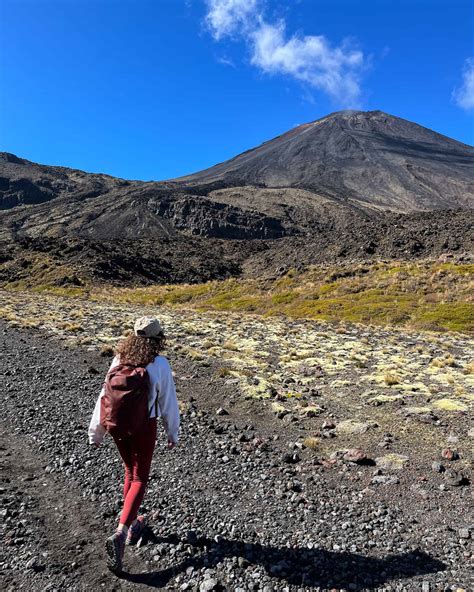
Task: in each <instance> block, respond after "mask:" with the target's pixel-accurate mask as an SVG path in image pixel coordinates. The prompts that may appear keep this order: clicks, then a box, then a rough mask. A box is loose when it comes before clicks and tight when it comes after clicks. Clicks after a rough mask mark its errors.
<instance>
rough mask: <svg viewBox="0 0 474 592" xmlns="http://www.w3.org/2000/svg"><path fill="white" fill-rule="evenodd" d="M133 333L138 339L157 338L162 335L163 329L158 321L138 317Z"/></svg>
mask: <svg viewBox="0 0 474 592" xmlns="http://www.w3.org/2000/svg"><path fill="white" fill-rule="evenodd" d="M134 331H135V335H138V336H139V337H158V336H159V335H162V334H163V327H162V326H161V323H160V321H159V320H158V319H153V318H152V317H140V318H139V319H137V320H136V321H135V326H134Z"/></svg>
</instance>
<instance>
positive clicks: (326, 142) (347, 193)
mask: <svg viewBox="0 0 474 592" xmlns="http://www.w3.org/2000/svg"><path fill="white" fill-rule="evenodd" d="M176 181H178V182H181V183H183V182H184V183H189V184H196V183H198V184H208V183H220V184H222V185H223V186H225V187H232V186H246V185H256V186H259V185H260V186H262V185H263V186H266V187H294V188H304V189H308V190H310V191H316V192H318V193H320V194H323V195H325V196H327V197H330V198H333V199H336V200H341V201H343V202H346V203H354V204H356V205H358V206H361V207H363V208H369V209H389V210H392V211H397V212H406V211H414V210H431V209H446V208H455V207H472V206H473V204H474V148H472V147H471V146H467V145H465V144H462V143H461V142H457V141H456V140H453V139H451V138H447V137H446V136H442V135H441V134H438V133H436V132H434V131H431V130H429V129H426V128H424V127H422V126H420V125H417V124H415V123H412V122H409V121H406V120H404V119H401V118H399V117H394V116H392V115H388V114H387V113H383V112H381V111H368V112H363V111H341V112H337V113H333V114H331V115H328V116H327V117H323V118H322V119H319V120H317V121H314V122H312V123H307V124H304V125H301V126H299V127H296V128H294V129H292V130H290V131H288V132H286V133H285V134H283V135H281V136H278V137H277V138H274V139H273V140H270V141H269V142H265V143H264V144H262V145H261V146H258V147H257V148H254V149H252V150H248V151H247V152H244V153H242V154H240V155H238V156H236V157H234V158H232V159H231V160H228V161H226V162H223V163H221V164H218V165H216V166H213V167H211V168H209V169H206V170H204V171H200V172H198V173H195V174H193V175H188V176H186V177H181V178H179V179H176Z"/></svg>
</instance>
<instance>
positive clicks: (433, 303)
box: [4, 261, 474, 349]
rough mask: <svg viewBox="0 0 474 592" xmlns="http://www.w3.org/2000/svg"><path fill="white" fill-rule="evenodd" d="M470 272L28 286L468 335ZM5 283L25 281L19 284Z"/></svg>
mask: <svg viewBox="0 0 474 592" xmlns="http://www.w3.org/2000/svg"><path fill="white" fill-rule="evenodd" d="M473 277H474V265H473V264H466V263H454V262H448V263H446V262H442V261H436V262H433V261H421V262H379V263H373V264H367V263H361V264H352V265H349V264H344V265H340V266H334V265H333V266H326V265H321V266H315V267H312V268H310V269H308V270H305V271H301V272H299V271H297V270H294V269H290V270H289V271H287V273H286V274H284V275H282V276H281V277H279V278H274V279H272V280H269V279H261V280H257V279H240V278H233V279H228V280H224V281H212V282H207V283H204V284H194V285H191V284H179V285H165V286H151V287H137V288H117V287H109V286H107V287H95V286H84V285H83V286H70V285H66V286H62V287H60V286H53V285H49V284H47V283H39V284H37V285H34V286H33V287H31V288H30V289H33V290H34V291H39V292H43V291H46V292H51V293H54V294H56V295H61V296H71V297H83V298H88V299H91V300H94V301H102V302H103V301H107V302H114V303H124V304H139V305H152V306H153V305H154V306H170V307H182V308H191V309H197V310H202V311H208V310H214V311H223V312H225V311H229V312H246V313H255V314H260V315H265V316H278V315H282V316H284V317H287V318H292V319H315V320H324V321H336V322H349V323H363V324H372V325H392V326H402V327H407V328H412V329H413V328H415V329H425V330H433V331H459V332H470V331H472V330H473V329H474V306H473V302H472V287H473ZM4 287H6V288H7V289H13V290H14V289H17V290H18V289H20V290H21V289H25V287H27V286H26V285H24V282H23V283H21V284H19V283H18V282H16V283H13V284H7V285H6V286H4ZM229 349H230V348H229Z"/></svg>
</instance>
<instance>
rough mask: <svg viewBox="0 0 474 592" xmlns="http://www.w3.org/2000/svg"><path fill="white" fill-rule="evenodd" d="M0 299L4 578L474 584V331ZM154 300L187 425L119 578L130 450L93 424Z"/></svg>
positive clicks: (165, 462)
mask: <svg viewBox="0 0 474 592" xmlns="http://www.w3.org/2000/svg"><path fill="white" fill-rule="evenodd" d="M1 296H2V308H1V315H2V317H3V318H4V319H5V321H3V322H2V325H1V329H0V338H1V341H2V347H1V352H2V354H1V355H2V364H1V367H2V373H3V374H2V386H3V392H4V399H3V401H4V404H3V408H2V410H3V413H2V420H1V421H2V442H1V446H2V448H1V449H0V459H1V464H2V483H1V485H0V487H1V498H2V502H3V505H2V519H3V523H2V528H3V532H2V538H3V540H4V541H5V545H4V548H5V553H4V556H3V558H2V560H1V563H0V570H1V572H0V578H1V580H2V589H6V590H11V591H13V590H18V589H24V590H39V589H41V590H55V589H56V590H68V589H69V590H91V589H92V590H95V589H102V588H105V589H109V590H128V589H145V588H149V587H154V588H158V589H159V588H164V589H169V590H193V591H194V590H195V591H199V592H204V591H206V590H219V589H221V590H231V591H237V590H238V591H242V590H243V591H248V590H254V591H258V590H262V591H265V592H270V591H272V590H273V591H275V592H276V591H280V590H290V591H295V592H296V591H300V590H304V591H309V590H320V591H329V590H337V591H340V590H359V591H362V590H380V591H382V590H384V591H387V592H388V591H395V590H399V591H402V590H403V591H406V592H412V591H415V590H421V591H423V592H425V591H429V590H431V591H437V590H442V591H445V592H448V591H452V592H454V591H455V590H457V591H460V590H465V591H467V590H470V589H472V585H473V584H474V581H473V580H472V570H471V568H470V561H471V560H472V536H473V523H472V512H471V511H470V508H472V484H471V482H472V438H473V436H474V434H473V431H472V404H473V386H474V383H473V376H474V374H473V371H474V368H473V366H472V359H471V358H470V352H471V351H472V340H470V339H469V338H468V337H466V336H462V335H460V334H445V335H435V334H429V333H426V334H423V333H421V334H413V333H409V332H406V331H396V330H393V329H392V330H388V329H383V328H381V329H375V328H365V327H363V326H345V327H343V326H341V327H339V328H338V329H336V328H335V327H334V326H331V325H329V324H326V323H315V322H308V321H292V322H288V321H283V320H281V319H259V318H258V317H254V316H251V315H245V316H244V315H242V314H239V315H235V314H231V313H228V314H226V315H225V316H223V315H222V314H212V313H199V314H196V313H194V312H193V311H184V310H171V309H165V308H157V307H156V306H155V307H145V306H137V305H126V304H117V305H113V304H111V303H110V302H109V303H100V302H90V301H86V300H77V299H72V298H69V299H65V298H57V297H52V296H48V295H34V294H28V293H13V294H12V293H6V292H2V294H1ZM148 313H150V314H157V315H159V316H160V318H161V319H162V320H163V322H164V324H165V328H166V330H167V333H168V335H169V348H168V356H169V358H170V360H171V363H172V366H173V369H174V371H175V380H176V383H177V388H178V395H179V399H180V406H181V409H182V418H183V430H182V439H181V444H180V446H179V447H178V448H177V449H176V450H174V451H171V452H169V451H167V450H166V449H165V447H164V439H163V440H161V441H160V442H159V444H158V447H157V451H156V454H155V461H154V464H153V471H152V473H153V474H152V479H151V482H150V486H149V491H148V495H147V498H146V501H145V507H144V508H143V509H144V511H146V512H147V514H148V515H149V516H150V519H151V528H150V530H149V532H148V533H147V536H146V538H145V539H144V540H142V542H141V545H140V546H139V547H138V548H136V549H130V550H129V551H128V552H127V558H126V566H127V573H126V574H125V575H124V578H123V579H122V580H118V579H116V578H115V577H114V576H112V575H111V574H109V573H107V572H106V570H105V566H104V552H103V547H102V545H103V539H104V537H105V536H106V535H107V534H108V532H109V531H110V530H111V529H112V528H113V525H114V521H115V518H116V514H117V511H118V509H119V505H120V497H119V495H120V478H121V468H120V463H119V462H118V460H117V458H116V455H115V453H114V450H113V447H112V446H111V444H110V442H108V441H106V443H105V444H104V446H103V447H102V448H101V449H99V450H93V449H90V448H89V447H88V445H87V443H86V429H87V424H88V420H89V416H90V413H91V411H92V407H93V405H94V402H95V398H96V396H97V394H98V390H99V389H100V385H101V381H102V378H103V373H104V372H105V370H106V368H107V365H108V363H109V360H108V359H107V357H106V356H107V355H109V352H110V346H111V345H113V343H114V342H115V341H116V339H118V338H119V336H120V335H121V334H122V333H123V332H124V331H126V330H127V329H128V328H129V326H130V325H131V322H132V319H133V318H134V317H135V316H136V315H138V314H148Z"/></svg>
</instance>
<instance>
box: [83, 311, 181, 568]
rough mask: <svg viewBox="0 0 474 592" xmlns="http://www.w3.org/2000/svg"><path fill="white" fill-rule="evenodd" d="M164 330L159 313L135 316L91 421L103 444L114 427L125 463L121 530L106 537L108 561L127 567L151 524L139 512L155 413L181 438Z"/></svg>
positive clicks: (92, 434) (94, 440) (94, 438)
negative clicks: (130, 551)
mask: <svg viewBox="0 0 474 592" xmlns="http://www.w3.org/2000/svg"><path fill="white" fill-rule="evenodd" d="M164 345H165V335H164V333H163V329H162V326H161V324H160V322H159V321H158V320H157V319H153V318H150V317H141V318H139V319H137V320H136V322H135V326H134V333H133V334H131V335H129V336H128V337H126V338H125V339H123V340H122V341H121V342H120V343H119V344H118V345H117V349H116V351H115V354H116V355H115V358H114V359H113V361H112V365H111V366H110V369H109V371H108V373H107V376H106V379H105V383H104V386H103V388H102V391H101V393H100V395H99V398H98V399H97V403H96V405H95V408H94V413H93V415H92V419H91V422H90V426H89V442H90V444H92V445H94V446H96V447H98V446H100V444H101V442H102V440H103V438H104V435H105V433H106V432H109V433H110V434H111V436H112V437H113V439H114V442H115V444H116V446H117V448H118V451H119V454H120V456H121V458H122V460H123V464H124V466H125V479H124V485H123V501H124V503H123V509H122V513H121V515H120V519H119V525H118V527H117V530H116V532H115V533H114V534H113V535H112V536H110V537H109V538H108V539H107V540H106V550H107V555H108V561H107V565H108V567H109V569H111V570H112V571H113V572H115V573H120V572H121V571H122V562H123V555H124V550H125V545H126V544H134V543H136V542H137V541H138V540H139V538H140V536H141V534H142V533H143V530H144V528H145V527H146V518H145V516H137V513H138V509H139V507H140V504H141V502H142V500H143V497H144V494H145V489H146V485H147V482H148V477H149V474H150V466H151V460H152V456H153V450H154V448H155V441H156V418H157V417H160V416H161V418H162V420H163V424H164V428H165V430H166V433H167V436H168V448H169V449H171V448H174V447H175V445H176V444H177V442H178V430H179V409H178V401H177V398H176V389H175V385H174V380H173V375H172V373H171V367H170V365H169V362H168V360H167V359H166V358H165V357H164V356H162V355H160V354H161V351H162V350H163V348H164Z"/></svg>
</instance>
